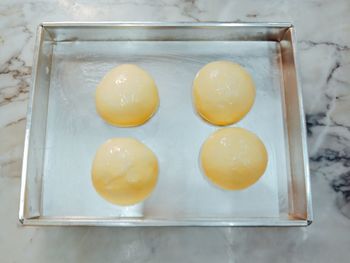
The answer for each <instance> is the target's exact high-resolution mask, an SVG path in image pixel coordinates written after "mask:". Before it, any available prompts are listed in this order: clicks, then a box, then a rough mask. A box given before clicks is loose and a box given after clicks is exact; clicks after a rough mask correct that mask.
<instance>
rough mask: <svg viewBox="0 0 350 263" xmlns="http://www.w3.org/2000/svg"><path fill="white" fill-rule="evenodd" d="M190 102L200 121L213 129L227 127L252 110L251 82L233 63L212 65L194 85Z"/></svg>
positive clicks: (219, 62)
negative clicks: (200, 118)
mask: <svg viewBox="0 0 350 263" xmlns="http://www.w3.org/2000/svg"><path fill="white" fill-rule="evenodd" d="M193 99H194V105H195V108H196V110H197V112H198V113H199V115H200V116H202V118H204V119H205V120H207V121H208V122H210V123H212V124H214V125H229V124H232V123H235V122H237V121H239V120H240V119H242V118H243V117H244V116H245V115H246V114H247V113H248V112H249V110H250V109H251V107H252V106H253V103H254V99H255V85H254V81H253V79H252V77H251V76H250V74H249V73H248V72H247V71H246V70H245V69H244V68H243V67H241V66H240V65H238V64H236V63H232V62H229V61H215V62H211V63H209V64H207V65H205V66H204V67H203V68H202V69H201V70H200V71H199V72H198V73H197V75H196V77H195V79H194V81H193Z"/></svg>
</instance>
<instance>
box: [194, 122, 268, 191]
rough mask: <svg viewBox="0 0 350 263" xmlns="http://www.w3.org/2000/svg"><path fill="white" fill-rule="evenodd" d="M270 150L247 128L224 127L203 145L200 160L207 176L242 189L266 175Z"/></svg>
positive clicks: (215, 181) (230, 187) (227, 185)
mask: <svg viewBox="0 0 350 263" xmlns="http://www.w3.org/2000/svg"><path fill="white" fill-rule="evenodd" d="M267 160H268V157H267V151H266V149H265V146H264V144H263V143H262V141H261V140H260V139H259V138H258V137H257V136H256V135H255V134H254V133H252V132H250V131H248V130H245V129H243V128H223V129H220V130H218V131H216V132H215V133H213V134H212V135H211V136H210V137H209V138H208V139H207V140H206V141H205V142H204V144H203V146H202V150H201V155H200V161H201V165H202V168H203V170H204V173H205V175H206V176H207V177H208V178H209V179H210V180H211V181H212V182H213V183H214V184H216V185H217V186H219V187H221V188H223V189H227V190H240V189H244V188H247V187H248V186H250V185H252V184H254V183H255V182H256V181H258V180H259V178H260V177H261V176H262V175H263V174H264V172H265V169H266V166H267Z"/></svg>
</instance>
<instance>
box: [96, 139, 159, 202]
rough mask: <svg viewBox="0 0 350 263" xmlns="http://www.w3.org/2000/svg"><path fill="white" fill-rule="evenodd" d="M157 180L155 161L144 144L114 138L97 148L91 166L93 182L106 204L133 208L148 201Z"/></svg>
mask: <svg viewBox="0 0 350 263" xmlns="http://www.w3.org/2000/svg"><path fill="white" fill-rule="evenodd" d="M157 178H158V161H157V157H156V156H155V155H154V153H153V152H152V151H151V150H150V149H149V148H148V147H147V146H146V145H144V144H142V143H141V142H139V141H138V140H135V139H132V138H113V139H110V140H108V141H107V142H105V143H104V144H102V145H101V146H100V148H99V149H98V150H97V152H96V156H95V159H94V161H93V165H92V183H93V185H94V187H95V189H96V191H97V192H98V193H99V194H100V195H101V196H102V197H103V198H104V199H106V200H107V201H109V202H111V203H113V204H117V205H133V204H136V203H138V202H141V201H143V200H144V199H145V198H147V197H148V196H149V195H150V194H151V192H152V190H153V189H154V187H155V186H156V183H157Z"/></svg>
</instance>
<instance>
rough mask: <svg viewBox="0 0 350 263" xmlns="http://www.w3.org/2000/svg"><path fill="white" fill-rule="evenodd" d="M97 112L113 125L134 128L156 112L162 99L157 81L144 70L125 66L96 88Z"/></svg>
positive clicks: (129, 65) (130, 65) (110, 72)
mask: <svg viewBox="0 0 350 263" xmlns="http://www.w3.org/2000/svg"><path fill="white" fill-rule="evenodd" d="M95 102H96V110H97V112H98V114H99V115H100V116H101V117H102V118H103V119H104V120H105V121H106V122H107V123H109V124H112V125H115V126H120V127H132V126H138V125H141V124H143V123H145V122H146V121H147V120H148V119H150V118H151V117H152V115H153V114H154V113H155V112H156V110H157V108H158V105H159V96H158V90H157V87H156V83H155V82H154V80H153V78H152V77H151V76H150V75H149V74H148V73H147V72H146V71H145V70H143V69H142V68H140V67H138V66H136V65H132V64H123V65H120V66H118V67H115V68H114V69H112V70H111V71H109V72H108V73H107V74H106V75H105V76H104V78H103V79H102V81H101V82H100V83H99V85H98V86H97V88H96V94H95Z"/></svg>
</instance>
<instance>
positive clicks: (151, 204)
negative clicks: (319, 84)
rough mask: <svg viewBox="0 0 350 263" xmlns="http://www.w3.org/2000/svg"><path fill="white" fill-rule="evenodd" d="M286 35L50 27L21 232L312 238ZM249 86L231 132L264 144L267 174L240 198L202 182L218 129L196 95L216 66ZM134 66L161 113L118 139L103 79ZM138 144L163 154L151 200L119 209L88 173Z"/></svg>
mask: <svg viewBox="0 0 350 263" xmlns="http://www.w3.org/2000/svg"><path fill="white" fill-rule="evenodd" d="M294 39H295V38H294V28H293V26H292V25H291V24H289V23H104V22H101V23H65V22H64V23H62V22H59V23H43V24H41V25H40V26H39V28H38V34H37V44H36V54H35V61H34V66H33V83H32V90H31V96H30V102H29V111H28V115H27V128H26V138H25V149H24V157H23V171H22V187H21V198H20V211H19V219H20V221H21V222H22V223H23V224H25V225H99V226H102V225H104V226H106V225H108V226H139V225H153V226H164V225H171V226H175V225H184V226H189V225H193V226H305V225H308V224H309V223H310V222H311V220H312V212H311V198H310V185H309V171H308V155H307V149H306V139H305V134H306V133H305V122H304V113H303V106H302V101H301V92H300V86H299V85H298V78H297V73H296V64H295V49H294V44H293V42H294V41H295V40H294ZM222 59H224V60H232V61H235V62H238V63H240V64H242V65H243V66H244V67H246V68H247V69H248V70H249V72H250V73H251V74H252V76H253V78H254V80H255V82H256V86H257V97H256V101H255V104H254V106H253V108H252V110H251V111H250V112H249V113H248V115H247V116H246V117H245V118H244V119H243V120H242V121H240V122H238V123H237V124H236V125H235V126H239V127H245V128H247V129H249V130H251V131H253V132H254V133H256V134H257V135H258V136H259V137H260V138H261V139H262V140H263V141H264V143H265V145H266V147H267V150H268V154H269V163H268V168H267V170H266V172H265V174H264V176H263V177H262V178H261V179H260V180H259V181H258V182H257V183H256V184H255V185H253V186H252V187H250V188H248V189H246V190H243V191H225V190H221V189H219V188H217V187H214V186H213V185H212V184H211V183H209V182H208V181H207V180H206V179H205V178H204V176H203V175H202V174H201V172H200V169H199V163H198V155H199V151H200V147H201V145H202V143H203V142H204V140H205V139H206V138H207V137H208V136H209V135H210V134H211V133H212V132H214V131H215V130H217V129H218V127H215V126H212V125H209V124H208V123H206V122H205V121H203V120H202V119H201V118H200V117H198V116H197V115H196V113H195V112H194V110H193V105H192V99H191V85H192V81H193V78H194V76H195V74H196V72H197V71H198V70H199V69H200V68H201V67H202V66H203V65H205V64H206V63H208V62H210V61H214V60H222ZM121 63H135V64H138V65H140V66H141V67H143V68H144V69H146V70H147V71H149V72H150V73H151V75H152V76H153V77H154V78H155V81H156V83H157V86H158V89H159V94H160V108H159V110H158V112H157V114H155V116H154V117H153V118H152V119H151V120H150V121H149V122H147V123H146V124H145V125H142V126H140V127H135V128H117V127H112V126H110V125H108V124H106V123H104V122H103V120H102V119H101V118H100V117H99V116H98V115H97V113H96V111H95V105H94V91H95V87H96V85H97V83H98V82H99V80H100V79H101V78H102V76H103V75H104V74H105V73H106V72H107V71H108V70H109V69H111V68H112V67H115V66H116V65H118V64H121ZM118 136H131V137H135V138H138V139H140V140H141V141H143V142H144V143H145V144H147V145H148V146H149V147H150V148H151V149H153V151H154V152H155V153H156V155H157V156H158V159H159V163H160V174H159V181H158V184H157V186H156V189H155V191H154V192H153V194H152V195H151V197H150V198H148V199H147V200H146V201H144V202H143V203H140V204H138V205H135V206H129V207H119V206H115V205H112V204H110V203H108V202H106V201H105V200H103V199H102V198H101V197H100V196H99V195H97V193H96V192H95V190H94V189H93V187H92V183H91V179H90V178H91V176H90V168H91V162H92V159H93V157H94V154H95V151H96V149H97V148H98V146H99V145H100V144H101V143H103V142H104V141H105V140H106V139H108V138H111V137H118Z"/></svg>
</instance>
